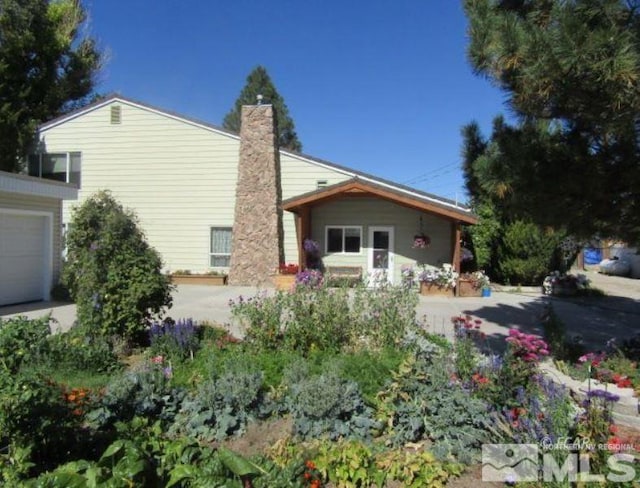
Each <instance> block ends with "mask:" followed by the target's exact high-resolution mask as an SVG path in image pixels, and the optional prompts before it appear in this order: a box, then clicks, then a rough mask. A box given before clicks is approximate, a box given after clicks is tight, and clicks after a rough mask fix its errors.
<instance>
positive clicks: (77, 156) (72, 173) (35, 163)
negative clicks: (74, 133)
mask: <svg viewBox="0 0 640 488" xmlns="http://www.w3.org/2000/svg"><path fill="white" fill-rule="evenodd" d="M81 167H82V153H79V152H65V153H41V154H31V155H30V156H29V161H28V172H29V175H30V176H37V177H38V178H45V179H47V180H56V181H62V182H63V183H71V184H73V185H76V186H77V187H78V188H80V172H81Z"/></svg>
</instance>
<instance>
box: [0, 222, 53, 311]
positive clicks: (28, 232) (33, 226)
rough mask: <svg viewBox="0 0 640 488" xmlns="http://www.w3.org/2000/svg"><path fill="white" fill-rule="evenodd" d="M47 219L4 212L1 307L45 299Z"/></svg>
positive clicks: (0, 254)
mask: <svg viewBox="0 0 640 488" xmlns="http://www.w3.org/2000/svg"><path fill="white" fill-rule="evenodd" d="M48 241H49V240H48V239H47V217H44V216H39V215H21V214H12V213H3V212H2V211H1V210H0V305H8V304H11V303H21V302H29V301H34V300H42V299H44V298H45V293H46V291H45V290H46V287H45V283H46V282H45V280H46V279H47V278H48V263H47V261H48V256H49V253H48V249H47V246H48V245H49V242H48Z"/></svg>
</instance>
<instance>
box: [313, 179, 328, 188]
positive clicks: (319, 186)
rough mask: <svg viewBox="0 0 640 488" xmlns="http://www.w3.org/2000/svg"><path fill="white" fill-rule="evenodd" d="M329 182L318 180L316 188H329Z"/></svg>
mask: <svg viewBox="0 0 640 488" xmlns="http://www.w3.org/2000/svg"><path fill="white" fill-rule="evenodd" d="M327 184H328V181H327V180H318V181H316V188H318V189H320V188H324V187H325V186H327Z"/></svg>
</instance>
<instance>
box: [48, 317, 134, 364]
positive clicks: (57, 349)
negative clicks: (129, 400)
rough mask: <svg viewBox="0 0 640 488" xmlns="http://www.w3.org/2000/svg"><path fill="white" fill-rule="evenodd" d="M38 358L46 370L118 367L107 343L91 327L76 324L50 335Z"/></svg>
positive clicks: (116, 358)
mask: <svg viewBox="0 0 640 488" xmlns="http://www.w3.org/2000/svg"><path fill="white" fill-rule="evenodd" d="M42 362H43V363H44V364H46V365H47V366H48V368H49V370H54V369H55V370H56V371H83V372H85V373H111V372H114V371H117V370H119V369H120V368H121V367H122V365H121V363H120V362H119V360H118V357H117V356H116V355H115V354H114V352H113V348H112V347H111V343H110V342H109V341H108V340H107V339H106V338H105V337H104V336H102V335H100V334H98V333H96V332H95V331H94V330H93V329H90V328H88V327H83V326H80V325H76V326H74V327H72V328H71V329H70V330H69V331H68V332H63V333H58V334H54V335H52V336H50V337H49V344H48V351H47V354H46V355H45V357H43V359H42Z"/></svg>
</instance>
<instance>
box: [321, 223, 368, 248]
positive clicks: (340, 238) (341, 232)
mask: <svg viewBox="0 0 640 488" xmlns="http://www.w3.org/2000/svg"><path fill="white" fill-rule="evenodd" d="M361 245H362V227H356V226H337V225H331V226H327V229H326V242H325V249H326V250H327V252H328V253H355V254H359V253H360V247H361Z"/></svg>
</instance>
